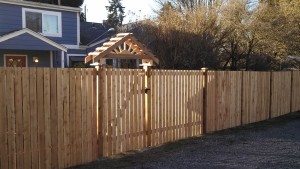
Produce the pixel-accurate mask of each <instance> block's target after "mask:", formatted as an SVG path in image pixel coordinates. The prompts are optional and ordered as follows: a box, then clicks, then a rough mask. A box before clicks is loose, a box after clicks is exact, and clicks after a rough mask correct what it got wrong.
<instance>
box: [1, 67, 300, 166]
mask: <svg viewBox="0 0 300 169" xmlns="http://www.w3.org/2000/svg"><path fill="white" fill-rule="evenodd" d="M0 93H1V97H0V150H1V151H0V168H1V169H15V168H25V169H31V168H33V169H35V168H41V169H44V168H66V167H70V166H74V165H79V164H83V163H86V162H90V161H94V160H96V159H97V158H99V157H103V156H111V155H114V154H117V153H122V152H126V151H129V150H136V149H142V148H145V147H149V146H157V145H160V144H163V143H167V142H170V141H175V140H179V139H184V138H188V137H193V136H199V135H202V134H205V133H207V132H214V131H217V130H223V129H227V128H231V127H235V126H240V125H245V124H249V123H253V122H258V121H262V120H266V119H269V118H273V117H277V116H281V115H284V114H287V113H289V112H292V111H299V110H300V72H299V71H292V72H246V71H243V72H242V71H237V72H228V71H208V72H202V71H200V70H190V71H184V70H151V71H150V72H148V73H145V72H144V70H131V69H126V70H123V69H106V68H104V69H100V70H99V71H96V70H95V69H49V68H18V69H13V68H1V69H0Z"/></svg>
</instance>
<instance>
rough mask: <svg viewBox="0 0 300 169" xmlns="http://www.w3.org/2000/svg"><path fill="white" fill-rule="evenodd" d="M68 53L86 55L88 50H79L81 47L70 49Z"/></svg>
mask: <svg viewBox="0 0 300 169" xmlns="http://www.w3.org/2000/svg"><path fill="white" fill-rule="evenodd" d="M68 54H70V55H72V54H80V55H86V50H79V49H69V50H68Z"/></svg>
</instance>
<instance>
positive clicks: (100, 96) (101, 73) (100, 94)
mask: <svg viewBox="0 0 300 169" xmlns="http://www.w3.org/2000/svg"><path fill="white" fill-rule="evenodd" d="M96 69H97V112H98V119H97V121H98V157H103V155H104V153H103V152H104V143H103V141H104V140H103V138H104V131H103V130H104V127H103V115H104V112H105V105H104V99H105V88H104V87H105V83H106V82H105V70H104V67H103V66H100V68H96Z"/></svg>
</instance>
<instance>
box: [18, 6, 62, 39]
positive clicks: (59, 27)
mask: <svg viewBox="0 0 300 169" xmlns="http://www.w3.org/2000/svg"><path fill="white" fill-rule="evenodd" d="M26 12H35V13H41V14H42V18H43V15H54V16H57V17H58V33H57V34H50V33H43V32H38V33H40V34H42V35H44V36H48V37H62V18H61V12H53V11H45V10H38V9H30V8H22V26H23V28H26ZM42 23H43V21H42Z"/></svg>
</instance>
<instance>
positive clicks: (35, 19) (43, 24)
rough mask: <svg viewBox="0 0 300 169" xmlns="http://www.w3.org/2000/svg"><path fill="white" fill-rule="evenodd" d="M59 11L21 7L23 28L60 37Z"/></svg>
mask: <svg viewBox="0 0 300 169" xmlns="http://www.w3.org/2000/svg"><path fill="white" fill-rule="evenodd" d="M61 27H62V26H61V13H60V12H51V11H44V10H36V9H27V8H23V28H29V29H31V30H33V31H35V32H39V33H41V34H43V35H44V36H52V37H61V36H62V28H61Z"/></svg>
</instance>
